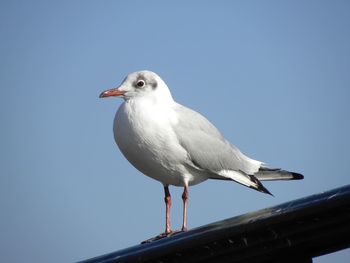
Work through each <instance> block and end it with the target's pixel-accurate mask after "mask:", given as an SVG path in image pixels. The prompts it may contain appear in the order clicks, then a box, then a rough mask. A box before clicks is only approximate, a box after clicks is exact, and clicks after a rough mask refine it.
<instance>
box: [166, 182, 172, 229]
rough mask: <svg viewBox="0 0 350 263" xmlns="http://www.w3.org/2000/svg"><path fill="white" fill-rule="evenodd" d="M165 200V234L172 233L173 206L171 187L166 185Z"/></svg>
mask: <svg viewBox="0 0 350 263" xmlns="http://www.w3.org/2000/svg"><path fill="white" fill-rule="evenodd" d="M164 194H165V197H164V201H165V232H164V234H165V235H169V234H170V233H171V227H170V208H171V195H170V192H169V187H168V186H164Z"/></svg>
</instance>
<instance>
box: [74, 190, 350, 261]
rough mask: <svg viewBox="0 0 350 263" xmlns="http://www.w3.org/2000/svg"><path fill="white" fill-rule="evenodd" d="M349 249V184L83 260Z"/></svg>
mask: <svg viewBox="0 0 350 263" xmlns="http://www.w3.org/2000/svg"><path fill="white" fill-rule="evenodd" d="M348 247H350V185H348V186H344V187H340V188H337V189H334V190H331V191H328V192H324V193H320V194H316V195H312V196H308V197H305V198H301V199H298V200H294V201H291V202H287V203H284V204H281V205H278V206H274V207H271V208H266V209H263V210H259V211H256V212H252V213H247V214H244V215H240V216H237V217H233V218H230V219H226V220H223V221H219V222H216V223H212V224H209V225H206V226H202V227H198V228H195V229H192V230H190V231H187V232H185V233H180V234H177V235H174V236H172V237H168V238H164V239H161V240H158V241H155V242H152V243H148V244H142V245H141V244H140V245H136V246H133V247H130V248H127V249H123V250H120V251H116V252H113V253H110V254H106V255H103V256H99V257H96V258H92V259H88V260H85V261H82V262H81V263H102V262H103V263H107V262H108V263H112V262H125V263H127V262H159V263H160V262H163V263H166V262H191V263H192V262H193V263H194V262H217V263H223V262H250V263H251V262H269V263H271V262H312V258H313V257H317V256H321V255H324V254H328V253H332V252H335V251H337V250H341V249H344V248H348Z"/></svg>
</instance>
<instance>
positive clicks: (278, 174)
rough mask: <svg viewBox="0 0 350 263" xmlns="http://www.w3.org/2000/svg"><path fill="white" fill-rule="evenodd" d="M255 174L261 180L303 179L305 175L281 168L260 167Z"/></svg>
mask: <svg viewBox="0 0 350 263" xmlns="http://www.w3.org/2000/svg"><path fill="white" fill-rule="evenodd" d="M254 176H255V177H256V178H257V179H259V180H260V181H275V180H301V179H304V176H303V175H302V174H299V173H294V172H289V171H286V170H282V169H279V168H269V167H264V166H262V167H260V169H259V171H258V172H257V173H256V174H254Z"/></svg>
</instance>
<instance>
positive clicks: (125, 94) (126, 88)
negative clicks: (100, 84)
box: [100, 70, 172, 101]
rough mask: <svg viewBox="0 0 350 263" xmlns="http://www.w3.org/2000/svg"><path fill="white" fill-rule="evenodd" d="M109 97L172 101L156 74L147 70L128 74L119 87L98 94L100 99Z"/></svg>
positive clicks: (167, 89)
mask: <svg viewBox="0 0 350 263" xmlns="http://www.w3.org/2000/svg"><path fill="white" fill-rule="evenodd" d="M111 96H113V97H122V98H124V99H125V100H129V99H133V98H140V97H151V98H153V99H157V100H165V101H167V100H171V101H172V97H171V94H170V91H169V88H168V87H167V85H166V84H165V83H164V81H163V80H162V79H161V78H160V77H159V76H158V75H157V74H156V73H154V72H152V71H148V70H142V71H137V72H133V73H130V74H129V75H128V76H127V77H126V78H125V79H124V81H123V82H122V84H121V85H120V86H119V87H117V88H113V89H109V90H106V91H103V92H102V93H101V94H100V98H106V97H111Z"/></svg>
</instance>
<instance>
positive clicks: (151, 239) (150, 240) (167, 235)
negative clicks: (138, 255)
mask: <svg viewBox="0 0 350 263" xmlns="http://www.w3.org/2000/svg"><path fill="white" fill-rule="evenodd" d="M185 231H186V230H174V231H173V230H171V231H170V232H168V233H165V232H164V233H161V234H159V235H158V236H155V237H152V238H150V239H147V240H145V241H142V242H141V244H147V243H152V242H153V241H157V240H159V239H163V238H165V237H171V236H174V235H176V234H179V233H182V232H185Z"/></svg>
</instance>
